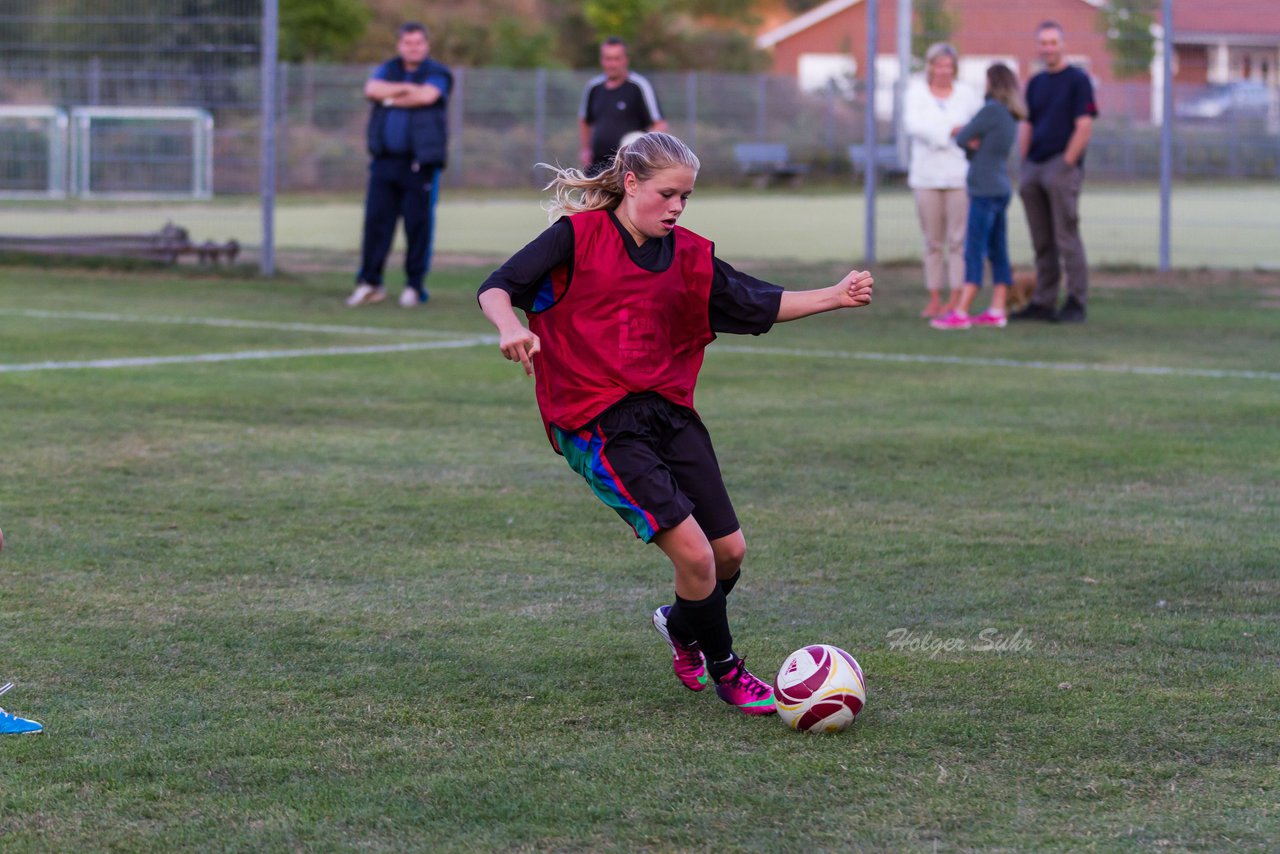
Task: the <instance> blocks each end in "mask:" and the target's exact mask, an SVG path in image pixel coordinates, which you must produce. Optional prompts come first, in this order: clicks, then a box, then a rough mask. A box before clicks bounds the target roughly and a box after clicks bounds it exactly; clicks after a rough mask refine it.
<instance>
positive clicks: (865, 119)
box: [862, 0, 880, 266]
mask: <svg viewBox="0 0 1280 854" xmlns="http://www.w3.org/2000/svg"><path fill="white" fill-rule="evenodd" d="M879 7H880V4H879V2H878V0H867V73H866V76H865V79H866V81H867V94H866V108H865V110H864V111H863V116H862V137H863V142H864V143H866V146H867V164H866V168H864V169H863V170H862V186H863V193H864V194H865V196H866V198H865V199H864V202H865V204H866V214H865V216H866V222H865V223H864V226H865V234H864V240H865V242H866V246H865V248H864V249H863V256H864V257H865V258H866V264H867V266H871V265H872V264H874V263H875V262H876V169H877V166H876V160H877V158H876V142H877V139H876V42H878V41H879V39H880V8H879Z"/></svg>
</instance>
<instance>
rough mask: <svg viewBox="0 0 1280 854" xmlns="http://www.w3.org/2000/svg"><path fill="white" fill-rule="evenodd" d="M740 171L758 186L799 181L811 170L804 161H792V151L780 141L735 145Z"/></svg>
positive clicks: (734, 150)
mask: <svg viewBox="0 0 1280 854" xmlns="http://www.w3.org/2000/svg"><path fill="white" fill-rule="evenodd" d="M733 157H734V159H735V160H737V162H738V171H739V172H740V173H741V174H742V176H743V177H745V178H749V179H752V180H753V181H754V182H755V184H756V186H758V187H762V188H763V187H768V186H769V185H770V184H779V183H791V184H795V183H798V182H799V180H800V178H801V177H803V176H804V174H805V173H806V172H808V171H809V167H808V166H805V165H804V164H803V163H792V162H791V152H790V150H789V149H788V148H787V146H786V145H785V144H783V143H780V142H740V143H738V144H737V145H735V146H734V147H733Z"/></svg>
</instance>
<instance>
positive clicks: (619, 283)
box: [479, 133, 872, 715]
mask: <svg viewBox="0 0 1280 854" xmlns="http://www.w3.org/2000/svg"><path fill="white" fill-rule="evenodd" d="M698 167H699V163H698V158H697V157H696V156H694V154H693V152H692V151H690V150H689V148H688V147H687V146H686V145H685V144H684V143H683V142H681V141H680V140H678V139H676V138H675V137H673V136H669V135H668V134H665V133H648V134H645V135H644V136H642V137H640V138H639V139H638V140H636V141H635V142H632V143H631V144H630V145H627V146H625V147H623V148H622V149H621V150H619V151H618V153H617V155H616V156H615V158H614V160H613V163H612V164H611V165H610V166H609V167H608V168H606V169H604V170H603V171H602V172H600V173H598V174H597V175H595V176H593V177H587V176H586V175H584V174H583V173H582V172H581V171H579V170H577V169H556V170H555V177H554V178H553V179H552V181H551V183H550V184H548V186H547V189H548V190H553V191H554V193H555V197H554V200H553V201H552V203H551V206H550V209H551V215H552V217H553V218H555V217H556V216H557V215H561V214H563V215H562V216H559V218H558V219H555V221H554V222H553V223H552V225H551V227H550V228H548V229H547V230H546V231H544V232H543V233H542V234H541V235H539V236H538V237H536V238H535V239H534V240H533V242H531V243H530V244H529V245H527V246H525V247H524V248H523V249H521V250H520V251H519V252H517V253H516V254H515V255H513V256H512V257H511V259H510V260H508V261H507V262H506V263H505V264H503V265H502V266H501V267H500V268H498V269H497V270H496V271H494V272H493V274H491V275H490V276H489V278H488V279H486V280H485V282H484V284H483V285H481V286H480V290H479V302H480V307H481V309H483V311H484V314H485V317H487V318H488V319H489V320H490V322H492V323H493V325H494V326H495V327H497V329H498V336H499V342H498V347H499V349H500V350H501V351H502V355H503V356H504V357H506V358H507V359H508V360H510V361H512V362H519V363H520V364H521V365H522V366H523V367H524V370H525V373H526V374H529V375H534V374H535V373H536V379H535V388H536V394H537V399H538V408H539V410H540V412H541V414H542V420H543V424H544V426H545V427H546V431H547V437H548V438H549V439H550V440H551V444H552V447H554V448H555V449H556V451H557V452H559V453H560V454H562V455H563V456H564V457H565V459H566V460H567V461H568V463H569V465H570V466H572V467H573V469H574V470H575V471H577V472H578V473H579V474H580V475H582V476H583V477H584V478H585V479H586V480H587V483H589V484H590V485H591V488H592V490H593V491H594V492H595V494H596V495H597V496H598V497H599V498H600V499H601V500H602V501H604V503H605V504H607V505H608V506H610V507H612V508H613V509H614V510H615V511H616V512H617V513H618V515H620V516H622V518H623V519H624V520H626V521H627V523H628V524H630V525H631V527H632V529H633V530H634V531H635V532H636V535H637V536H638V537H640V538H641V539H643V540H644V541H645V542H652V543H655V544H657V546H658V548H660V549H662V551H663V552H664V553H665V554H666V556H667V557H668V558H669V559H670V560H671V563H672V564H673V565H674V567H675V601H674V603H673V604H671V605H663V606H662V607H660V608H658V609H657V610H656V611H655V612H654V615H653V624H654V627H655V628H656V629H657V630H658V632H659V634H661V635H662V637H663V639H664V640H665V641H666V642H667V643H668V644H669V645H670V647H671V653H672V659H673V665H674V668H675V672H676V676H677V677H678V678H679V680H680V682H681V683H683V684H684V686H685V687H686V688H688V689H690V690H692V691H701V690H702V689H703V688H705V687H706V686H707V677H708V673H709V674H710V677H711V680H712V681H713V682H714V683H715V689H716V694H717V695H719V697H720V698H721V699H722V700H724V701H725V702H726V703H729V704H731V705H734V706H736V707H737V708H738V709H740V710H742V711H743V712H745V713H747V714H749V715H764V714H769V713H771V712H773V711H774V704H773V689H772V687H771V686H770V685H769V684H768V683H767V682H764V681H762V680H760V679H757V678H756V677H755V676H753V675H752V674H751V672H750V671H748V670H747V668H746V666H745V663H744V662H743V659H742V658H740V657H739V656H738V655H737V654H736V653H735V652H734V650H733V637H732V634H731V632H730V630H729V618H728V615H727V613H726V610H725V597H726V595H727V594H728V593H729V592H730V591H731V590H732V589H733V587H734V585H735V584H736V583H737V581H738V577H739V567H740V566H741V565H742V559H743V556H744V554H745V553H746V541H745V540H744V539H743V536H742V530H741V528H740V527H739V525H738V519H737V516H736V515H735V513H734V510H733V505H732V503H730V501H729V495H728V493H727V492H726V490H725V486H724V481H723V480H722V478H721V475H720V468H719V464H718V463H717V461H716V455H715V450H714V449H713V448H712V446H711V438H710V436H709V435H708V434H707V431H706V428H705V427H703V425H702V421H701V419H700V418H699V417H698V414H697V413H696V412H695V411H694V409H693V392H694V386H695V384H696V383H697V380H698V371H699V369H700V368H701V367H702V358H703V351H704V349H705V348H706V347H707V345H708V344H710V343H711V342H712V341H713V340H715V337H716V333H718V332H732V333H740V334H746V333H750V334H754V335H759V334H761V333H764V332H768V331H769V329H770V327H772V326H773V324H774V323H775V322H780V321H787V320H796V319H797V318H801V317H807V316H809V315H811V314H817V313H819V312H824V311H831V310H833V309H838V308H855V307H858V306H864V305H867V304H868V303H870V302H871V287H872V279H871V275H870V274H869V273H866V272H858V271H854V272H851V273H849V274H848V275H847V276H845V277H844V278H843V279H842V280H840V282H838V283H837V284H835V285H832V286H831V287H828V288H821V289H818V290H811V291H784V290H783V289H782V288H780V287H778V286H777V285H772V284H769V283H767V282H762V281H760V280H758V279H754V278H752V277H751V276H748V275H745V274H743V273H740V272H738V271H737V270H735V269H733V268H732V267H731V266H729V265H728V264H726V263H724V262H723V261H721V260H720V259H718V258H716V257H715V254H714V246H713V244H712V243H711V241H709V240H707V239H706V238H703V237H700V236H698V235H697V234H694V233H693V232H691V231H688V230H686V229H684V228H682V227H680V226H677V225H676V221H677V220H678V219H679V218H680V215H681V214H682V213H683V212H684V208H685V205H686V203H687V202H688V200H689V194H690V193H692V192H693V184H694V180H695V179H696V178H697V174H698ZM515 308H519V309H521V310H523V311H524V313H525V316H526V317H527V318H528V322H529V328H527V329H526V328H525V327H524V326H523V325H522V324H521V322H520V319H519V318H518V317H517V316H516V313H515V311H514V309H515Z"/></svg>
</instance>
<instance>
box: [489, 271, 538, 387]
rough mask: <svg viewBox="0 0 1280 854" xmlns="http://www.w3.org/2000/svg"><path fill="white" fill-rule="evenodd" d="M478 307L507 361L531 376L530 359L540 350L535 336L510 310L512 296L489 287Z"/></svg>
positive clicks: (531, 365)
mask: <svg viewBox="0 0 1280 854" xmlns="http://www.w3.org/2000/svg"><path fill="white" fill-rule="evenodd" d="M480 308H481V310H482V311H484V316H485V317H487V318H489V322H490V323H492V324H493V325H494V326H495V327H496V328H497V330H498V349H499V350H501V351H502V355H503V356H504V357H506V359H507V360H508V361H511V362H519V363H520V364H521V365H523V366H524V372H525V374H527V375H528V376H533V361H532V360H533V357H534V356H535V355H537V353H538V351H539V350H541V349H542V345H541V344H540V343H539V341H538V336H537V335H534V334H533V333H532V332H530V331H529V330H528V329H525V327H524V324H523V323H521V322H520V318H519V317H517V316H516V312H515V309H514V308H512V307H511V294H509V293H507V292H506V291H504V290H502V289H501V288H489V289H488V290H486V291H484V292H482V293H481V294H480Z"/></svg>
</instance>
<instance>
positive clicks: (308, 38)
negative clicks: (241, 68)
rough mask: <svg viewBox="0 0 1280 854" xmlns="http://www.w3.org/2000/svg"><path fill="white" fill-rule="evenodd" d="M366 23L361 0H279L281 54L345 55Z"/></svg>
mask: <svg viewBox="0 0 1280 854" xmlns="http://www.w3.org/2000/svg"><path fill="white" fill-rule="evenodd" d="M368 25H369V10H368V9H367V8H366V7H365V5H364V4H363V3H361V2H360V0H280V48H279V50H280V58H281V59H284V60H290V61H294V62H297V61H301V60H316V59H346V58H347V56H348V54H349V53H350V51H351V49H352V48H353V47H354V46H355V45H356V43H357V42H358V41H360V37H361V36H363V35H364V30H365V27H367V26H368Z"/></svg>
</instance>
